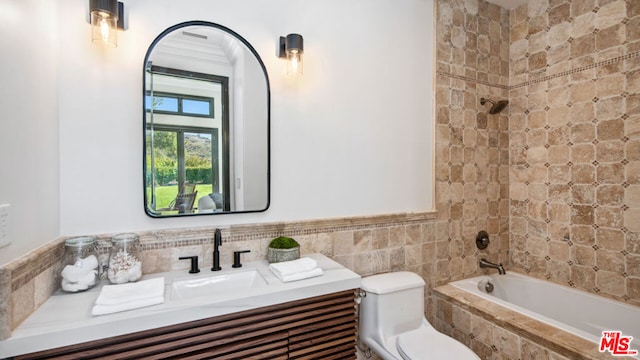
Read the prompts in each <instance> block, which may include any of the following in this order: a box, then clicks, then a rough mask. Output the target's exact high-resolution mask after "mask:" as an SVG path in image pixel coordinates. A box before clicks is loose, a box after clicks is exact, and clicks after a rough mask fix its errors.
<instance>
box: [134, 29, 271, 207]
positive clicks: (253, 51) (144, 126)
mask: <svg viewBox="0 0 640 360" xmlns="http://www.w3.org/2000/svg"><path fill="white" fill-rule="evenodd" d="M187 26H208V27H213V28H216V29H218V30H221V31H224V32H226V33H228V34H230V35H232V36H233V37H235V38H236V39H237V40H239V41H240V42H241V43H242V44H243V45H244V46H246V48H247V49H248V50H249V52H251V54H252V55H253V56H255V58H256V60H257V61H258V64H259V65H260V68H261V69H262V72H263V74H264V80H265V85H266V87H267V88H266V92H267V94H266V95H267V114H266V115H267V119H266V120H267V174H266V175H267V179H266V180H267V203H266V205H265V207H264V209H257V210H242V211H220V212H206V213H183V214H168V215H158V214H156V213H153V212H150V211H149V208H148V207H147V200H148V199H147V181H146V169H147V132H146V131H147V123H146V109H145V105H144V104H145V96H146V86H147V80H146V68H147V66H146V64H147V62H148V61H149V56H150V55H151V53H152V51H153V49H154V48H155V46H156V45H157V44H158V43H159V42H160V41H161V40H162V39H163V38H164V37H165V36H166V35H168V34H170V33H172V32H173V31H175V30H178V29H181V28H184V27H187ZM141 107H142V193H143V201H144V203H143V206H144V212H145V213H146V214H147V215H148V216H150V217H152V218H154V219H163V218H174V217H185V216H187V217H190V216H200V215H226V214H244V213H255V212H264V211H266V210H267V209H269V206H270V205H271V85H270V83H269V75H268V74H267V68H266V66H265V65H264V62H263V61H262V58H261V57H260V55H259V54H258V52H257V51H256V49H254V47H253V46H252V45H251V44H250V43H249V42H248V41H247V40H246V39H245V38H243V37H242V36H240V34H238V33H237V32H235V31H233V30H231V29H229V28H228V27H226V26H223V25H220V24H216V23H213V22H209V21H201V20H192V21H185V22H182V23H179V24H176V25H173V26H171V27H169V28H167V29H166V30H164V31H163V32H161V33H160V35H158V36H157V37H156V38H155V39H154V40H153V42H151V45H149V48H148V49H147V52H146V54H145V56H144V62H143V63H142V106H141ZM227 141H228V140H227ZM232 183H234V182H233V181H232Z"/></svg>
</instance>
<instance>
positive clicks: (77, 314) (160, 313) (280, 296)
mask: <svg viewBox="0 0 640 360" xmlns="http://www.w3.org/2000/svg"><path fill="white" fill-rule="evenodd" d="M306 257H310V258H313V259H315V260H316V261H317V262H318V265H319V267H320V268H322V270H323V272H324V273H323V275H322V276H318V277H314V278H309V279H305V280H299V281H293V282H287V283H283V282H282V281H280V280H279V279H278V278H277V277H276V276H275V275H274V274H273V273H272V272H271V271H270V270H269V264H268V263H267V261H266V260H261V261H254V262H247V263H245V264H243V267H242V268H240V269H233V268H231V267H230V266H227V267H226V268H223V270H222V271H218V272H211V271H210V270H209V269H208V268H202V269H201V272H200V273H199V274H189V273H188V271H187V270H180V271H172V272H166V273H156V274H148V275H144V276H143V277H142V280H145V279H152V278H158V277H164V279H165V289H164V296H165V301H164V303H163V304H160V305H154V306H149V307H145V308H139V309H135V310H129V311H123V312H119V313H114V314H109V315H102V316H92V315H91V308H92V307H93V305H94V303H95V300H96V299H97V297H98V295H99V294H100V289H101V287H102V286H104V285H107V284H108V281H104V280H103V281H102V282H101V283H100V284H99V285H98V286H95V287H94V288H92V289H90V290H88V291H86V292H82V293H64V292H62V291H60V290H59V291H58V292H56V293H55V294H53V295H52V296H51V297H50V298H49V299H48V300H47V301H46V302H45V303H44V304H42V306H40V308H38V309H37V310H36V311H35V312H34V313H33V314H32V315H31V316H29V317H28V318H27V319H26V320H25V321H24V322H23V323H22V324H20V326H18V327H17V328H16V329H15V330H14V331H13V333H12V335H11V337H10V338H8V339H6V340H3V341H0V358H5V357H10V356H15V355H19V354H27V353H31V352H36V351H41V350H46V349H52V348H56V347H61V346H67V345H73V344H79V343H83V342H87V341H92V340H98V339H103V338H107V337H112V336H118V335H123V334H129V333H133V332H137V331H143V330H149V329H154V328H158V327H162V326H169V325H174V324H179V323H184V322H189V321H194V320H199V319H205V318H209V317H214V316H219V315H224V314H229V313H234V312H239V311H245V310H250V309H255V308H259V307H263V306H269V305H274V304H279V303H284V302H289V301H295V300H300V299H304V298H309V297H314V296H320V295H325V294H330V293H334V292H339V291H344V290H349V289H355V288H358V287H360V276H359V275H358V274H356V273H354V272H353V271H351V270H349V269H347V268H345V267H343V266H342V265H340V264H338V263H337V262H335V261H333V260H331V259H329V258H328V257H326V256H324V255H322V254H311V255H306ZM251 270H256V271H258V273H259V274H260V275H261V276H262V277H263V278H264V280H265V281H266V283H267V285H266V286H263V287H259V288H253V289H250V290H238V291H233V292H227V293H221V294H215V295H211V296H200V297H193V298H188V299H176V298H174V299H172V297H175V296H173V294H172V284H173V282H174V281H181V280H187V279H197V278H203V277H209V276H215V275H225V274H232V273H237V272H241V271H251Z"/></svg>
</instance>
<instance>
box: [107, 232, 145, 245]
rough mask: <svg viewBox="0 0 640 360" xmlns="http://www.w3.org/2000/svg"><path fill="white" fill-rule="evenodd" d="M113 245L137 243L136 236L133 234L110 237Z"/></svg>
mask: <svg viewBox="0 0 640 360" xmlns="http://www.w3.org/2000/svg"><path fill="white" fill-rule="evenodd" d="M111 241H112V242H113V243H128V242H135V241H138V235H137V234H133V233H124V234H117V235H113V237H111Z"/></svg>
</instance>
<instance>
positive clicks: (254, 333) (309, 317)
mask: <svg viewBox="0 0 640 360" xmlns="http://www.w3.org/2000/svg"><path fill="white" fill-rule="evenodd" d="M354 292H355V289H354V290H347V291H342V292H338V293H333V294H328V295H322V296H317V297H313V298H308V299H302V300H297V301H292V302H288V303H283V304H277V305H272V306H266V307H262V308H258V309H252V310H247V311H242V312H237V313H233V314H227V315H222V316H216V317H213V318H208V319H202V320H197V321H191V322H187V323H182V324H177V325H171V326H166V327H161V328H157V329H152V330H146V331H141V332H136V333H132V334H126V335H120V336H114V337H111V338H106V339H101V340H95V341H90V342H86V343H81V344H76V345H71V346H65V347H60V348H56V349H50V350H45V351H41V352H37V353H32V354H27V355H21V356H16V357H15V359H74V360H75V359H110V360H111V359H216V360H218V359H219V360H224V359H238V360H240V359H242V360H244V359H355V358H356V330H357V315H356V311H355V297H354ZM158 316H162V315H158ZM132 321H135V320H132Z"/></svg>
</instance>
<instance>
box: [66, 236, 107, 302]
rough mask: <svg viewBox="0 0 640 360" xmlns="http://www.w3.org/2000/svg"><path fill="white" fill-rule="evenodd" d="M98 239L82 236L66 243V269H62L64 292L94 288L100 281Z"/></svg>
mask: <svg viewBox="0 0 640 360" xmlns="http://www.w3.org/2000/svg"><path fill="white" fill-rule="evenodd" d="M95 243H96V238H95V237H93V236H80V237H74V238H70V239H67V240H66V241H65V242H64V268H63V269H62V272H61V274H60V275H61V276H62V282H61V286H62V290H64V291H67V292H78V291H84V290H87V289H90V288H92V287H94V286H95V285H96V284H97V283H98V280H99V276H98V272H99V269H98V254H97V252H96V246H95Z"/></svg>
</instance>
